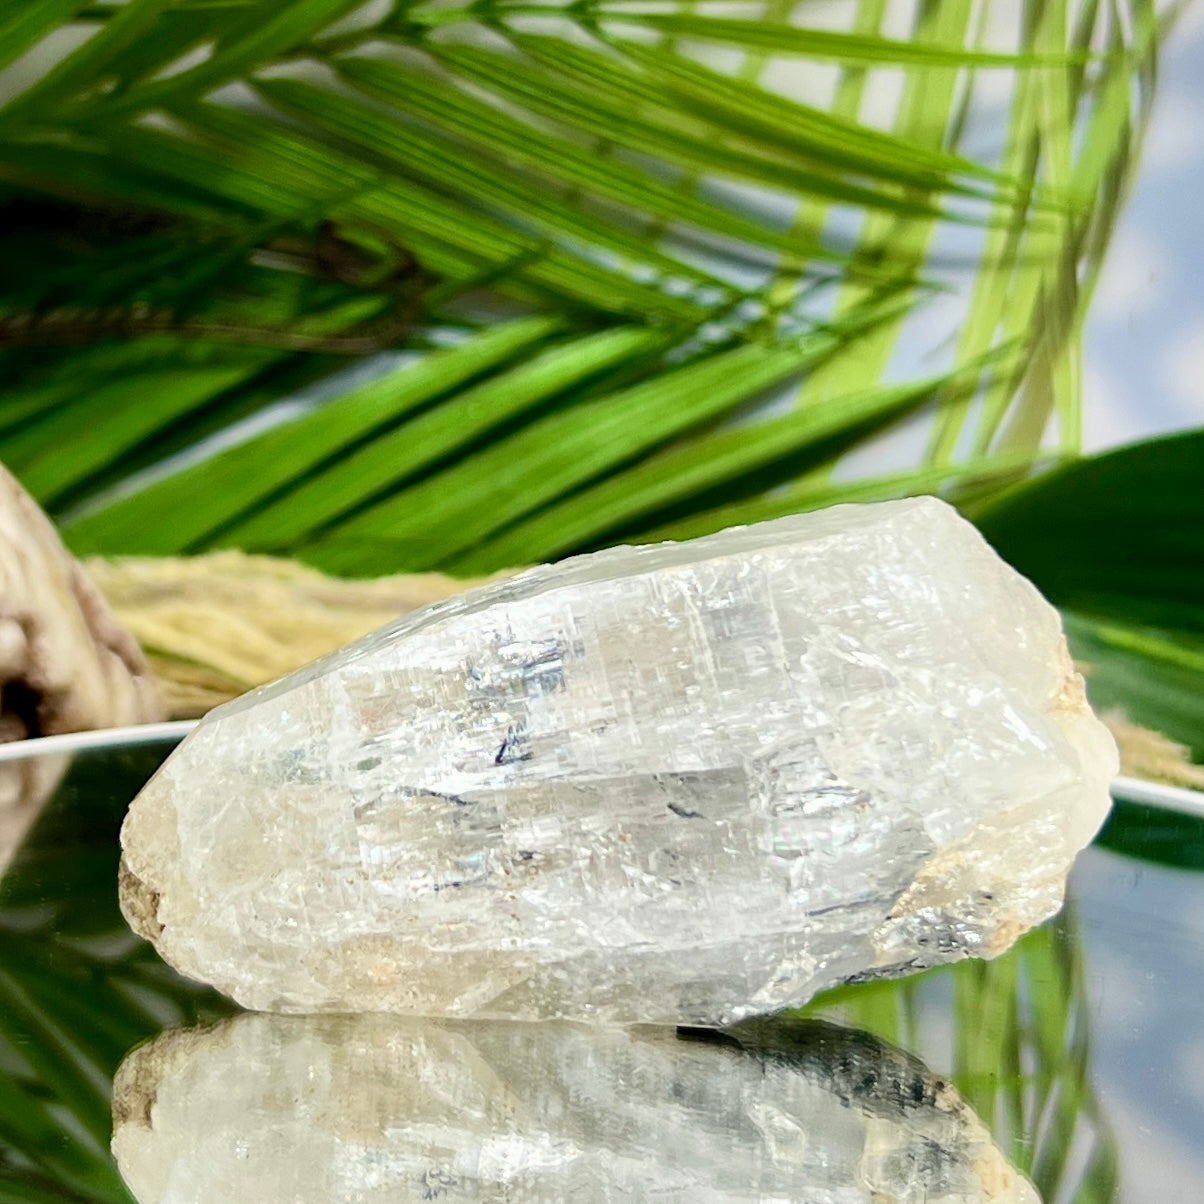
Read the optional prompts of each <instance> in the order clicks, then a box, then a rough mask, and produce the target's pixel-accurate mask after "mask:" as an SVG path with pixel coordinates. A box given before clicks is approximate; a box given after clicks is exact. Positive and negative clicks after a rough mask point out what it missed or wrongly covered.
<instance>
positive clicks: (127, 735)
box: [0, 719, 200, 763]
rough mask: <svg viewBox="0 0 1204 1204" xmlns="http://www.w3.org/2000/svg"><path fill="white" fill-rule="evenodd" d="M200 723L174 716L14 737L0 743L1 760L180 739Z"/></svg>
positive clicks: (22, 759) (16, 759)
mask: <svg viewBox="0 0 1204 1204" xmlns="http://www.w3.org/2000/svg"><path fill="white" fill-rule="evenodd" d="M199 722H200V720H199V719H176V720H173V721H172V722H170V723H137V724H134V725H133V726H131V727H106V728H101V729H100V730H99V731H95V732H64V733H62V734H61V735H58V736H35V737H34V738H33V739H32V740H14V741H12V742H11V743H8V744H0V763H3V762H5V761H24V760H26V758H28V757H49V756H53V755H54V754H55V753H73V752H81V751H82V750H84V749H88V748H129V747H131V746H132V745H135V744H158V743H160V742H165V741H168V740H183V739H184V737H185V736H187V735H188V733H189V732H190V731H192V729H193V728H194V727H196V725H197V724H198V723H199Z"/></svg>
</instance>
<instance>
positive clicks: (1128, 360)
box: [1084, 0, 1204, 451]
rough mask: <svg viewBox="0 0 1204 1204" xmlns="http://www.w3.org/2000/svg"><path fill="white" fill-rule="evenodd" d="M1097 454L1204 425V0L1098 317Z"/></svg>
mask: <svg viewBox="0 0 1204 1204" xmlns="http://www.w3.org/2000/svg"><path fill="white" fill-rule="evenodd" d="M1085 350H1086V356H1085V358H1086V366H1085V372H1084V380H1085V390H1084V392H1085V397H1084V422H1085V431H1084V435H1085V443H1086V447H1087V450H1092V451H1094V450H1099V449H1101V448H1104V447H1110V446H1112V445H1114V444H1117V443H1125V442H1129V441H1131V440H1133V439H1138V438H1141V437H1142V436H1143V435H1149V434H1154V433H1158V432H1162V431H1170V430H1178V429H1181V428H1183V427H1189V426H1198V425H1200V424H1202V423H1204V3H1202V2H1201V0H1196V3H1195V4H1194V5H1193V6H1192V7H1191V8H1190V9H1189V10H1188V12H1187V14H1186V15H1185V17H1184V18H1183V20H1182V22H1181V24H1180V26H1179V28H1178V29H1177V30H1176V31H1175V33H1174V35H1173V36H1172V38H1171V40H1170V41H1169V43H1168V45H1167V47H1166V51H1165V58H1164V60H1163V73H1162V80H1161V86H1160V88H1159V91H1158V95H1157V98H1156V100H1155V105H1154V114H1153V120H1152V122H1151V125H1150V131H1149V136H1148V140H1147V143H1146V148H1145V155H1144V158H1143V162H1142V164H1141V167H1140V169H1139V171H1138V173H1137V183H1136V187H1135V189H1134V191H1133V194H1132V196H1131V197H1130V200H1129V203H1128V205H1127V206H1126V209H1125V212H1124V214H1123V215H1122V217H1121V221H1120V225H1119V227H1118V229H1117V232H1116V236H1115V240H1114V242H1113V244H1112V247H1111V249H1110V250H1109V252H1108V259H1107V262H1106V264H1105V267H1104V273H1103V277H1102V279H1101V281H1100V289H1099V293H1098V294H1097V296H1096V298H1095V304H1094V307H1093V310H1092V312H1091V315H1090V318H1089V320H1088V326H1087V336H1086V349H1085Z"/></svg>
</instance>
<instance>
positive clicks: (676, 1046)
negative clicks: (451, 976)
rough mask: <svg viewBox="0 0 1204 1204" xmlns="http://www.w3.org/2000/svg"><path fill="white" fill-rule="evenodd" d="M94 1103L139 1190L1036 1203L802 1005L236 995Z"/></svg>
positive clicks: (512, 1198)
mask: <svg viewBox="0 0 1204 1204" xmlns="http://www.w3.org/2000/svg"><path fill="white" fill-rule="evenodd" d="M776 1027H777V1026H775V1028H776ZM113 1119H114V1124H113V1130H114V1131H113V1153H114V1154H115V1156H116V1158H117V1165H118V1168H119V1169H120V1171H121V1174H122V1176H123V1177H124V1179H125V1181H126V1183H127V1184H128V1185H129V1187H130V1189H131V1191H132V1192H133V1194H134V1196H135V1198H136V1199H137V1200H138V1201H139V1204H201V1202H204V1204H217V1202H218V1201H236V1200H247V1201H254V1204H331V1202H332V1201H352V1200H354V1201H356V1202H357V1204H397V1202H399V1201H419V1200H435V1201H441V1202H442V1204H457V1202H458V1201H464V1202H467V1201H475V1202H477V1204H486V1202H491V1201H496V1202H498V1204H501V1202H502V1201H505V1202H506V1204H548V1202H551V1201H575V1200H580V1201H588V1202H589V1204H601V1202H603V1201H616V1202H626V1201H632V1200H649V1201H657V1204H744V1202H747V1204H754V1202H766V1201H777V1202H779V1204H786V1202H787V1201H796V1200H797V1201H800V1202H802V1204H1040V1202H1039V1199H1038V1196H1037V1194H1036V1192H1035V1191H1034V1190H1033V1188H1032V1185H1031V1184H1030V1183H1029V1182H1028V1181H1027V1180H1026V1179H1025V1178H1024V1177H1023V1176H1022V1175H1019V1174H1018V1173H1017V1172H1016V1170H1015V1169H1014V1168H1013V1167H1012V1166H1010V1165H1009V1164H1008V1162H1007V1160H1006V1159H1005V1158H1004V1157H1003V1155H1002V1154H1001V1153H1000V1152H999V1150H998V1148H997V1147H996V1146H995V1144H994V1143H993V1141H992V1140H991V1136H990V1134H989V1133H988V1132H987V1130H986V1128H985V1127H984V1126H983V1124H982V1122H981V1121H980V1120H979V1118H978V1117H977V1116H975V1114H974V1113H973V1111H972V1110H971V1109H970V1108H969V1107H968V1106H967V1105H966V1104H965V1103H964V1102H963V1101H962V1100H961V1098H960V1097H959V1096H958V1094H957V1092H956V1091H955V1090H954V1089H953V1088H952V1087H950V1086H949V1085H948V1084H947V1083H944V1082H942V1081H941V1080H940V1079H938V1078H936V1077H935V1076H933V1075H932V1074H931V1073H929V1072H928V1070H927V1069H926V1068H925V1067H924V1066H923V1065H922V1064H921V1063H919V1062H918V1061H916V1059H914V1058H911V1057H909V1056H908V1055H906V1054H904V1053H902V1052H900V1051H899V1050H897V1049H894V1048H892V1047H891V1046H888V1045H885V1044H884V1043H883V1042H880V1041H877V1040H875V1039H874V1038H872V1037H869V1036H867V1035H865V1034H863V1033H854V1032H849V1031H847V1030H843V1029H839V1028H835V1027H834V1026H832V1025H826V1024H817V1023H815V1022H814V1021H811V1022H802V1023H800V1022H797V1021H796V1022H794V1023H793V1024H790V1025H787V1026H786V1027H785V1030H784V1031H776V1032H774V1033H772V1034H769V1035H768V1037H767V1039H766V1038H761V1037H759V1036H758V1035H755V1034H754V1036H753V1039H752V1041H750V1043H749V1044H748V1045H746V1046H741V1045H740V1044H738V1043H737V1040H731V1041H728V1042H723V1043H718V1042H714V1041H705V1042H702V1041H683V1040H678V1039H675V1037H674V1035H673V1030H672V1029H668V1030H665V1029H659V1030H648V1029H643V1030H633V1029H616V1028H597V1027H587V1026H584V1025H576V1024H563V1023H556V1022H549V1023H545V1024H522V1023H508V1022H505V1021H459V1022H455V1021H452V1022H438V1021H429V1020H417V1019H414V1018H412V1017H400V1016H322V1017H316V1016H304V1017H302V1016H264V1015H244V1016H239V1017H237V1018H236V1019H234V1020H233V1021H228V1022H227V1023H225V1024H223V1025H221V1026H219V1027H218V1028H216V1029H210V1030H200V1031H196V1030H192V1031H188V1030H183V1031H177V1032H174V1033H168V1034H165V1035H164V1036H163V1037H160V1038H159V1039H158V1040H156V1041H154V1042H153V1043H152V1044H150V1045H144V1046H142V1048H140V1049H138V1050H137V1051H135V1053H133V1054H132V1055H131V1056H130V1057H129V1058H128V1059H127V1060H126V1062H125V1063H124V1064H123V1065H122V1067H121V1069H120V1070H119V1071H118V1074H117V1078H116V1081H115V1083H114V1087H113Z"/></svg>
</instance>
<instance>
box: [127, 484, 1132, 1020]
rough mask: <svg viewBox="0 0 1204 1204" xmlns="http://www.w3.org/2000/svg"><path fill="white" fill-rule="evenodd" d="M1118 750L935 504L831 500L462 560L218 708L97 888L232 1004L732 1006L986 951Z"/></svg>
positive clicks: (1053, 638)
mask: <svg viewBox="0 0 1204 1204" xmlns="http://www.w3.org/2000/svg"><path fill="white" fill-rule="evenodd" d="M1115 770H1116V753H1115V747H1114V745H1113V743H1112V740H1111V737H1110V736H1109V735H1108V733H1107V731H1106V729H1105V728H1104V727H1103V726H1102V725H1101V724H1100V723H1099V722H1098V721H1097V720H1096V718H1095V717H1094V716H1093V715H1092V713H1091V711H1090V709H1089V707H1088V706H1087V704H1086V701H1085V698H1084V694H1083V687H1082V681H1081V679H1080V678H1079V676H1078V675H1077V674H1076V673H1075V671H1074V668H1073V665H1072V663H1071V660H1070V657H1069V654H1068V651H1067V648H1066V642H1065V639H1064V637H1063V635H1062V630H1061V625H1060V621H1059V618H1058V615H1057V612H1056V611H1055V610H1054V609H1053V608H1052V607H1051V606H1050V605H1049V604H1048V603H1046V602H1045V601H1044V600H1043V599H1042V598H1041V597H1040V595H1039V594H1038V593H1037V591H1036V590H1035V589H1034V588H1033V587H1032V586H1031V585H1030V584H1029V583H1028V582H1027V581H1025V580H1024V579H1023V578H1021V577H1020V576H1019V575H1018V574H1017V573H1016V572H1014V571H1013V570H1012V569H1011V568H1009V567H1008V566H1007V565H1005V564H1004V563H1003V562H1002V561H1001V560H1000V559H999V558H998V556H996V555H995V553H994V552H993V551H992V550H991V549H990V548H989V547H988V546H987V544H986V543H985V542H984V541H983V539H982V538H981V537H980V536H979V535H978V533H977V532H976V531H975V530H974V529H973V528H972V527H971V526H970V525H969V524H968V523H966V522H965V521H964V520H962V519H961V518H960V517H959V516H958V515H957V514H956V513H955V512H954V511H953V510H952V509H951V508H949V507H948V506H946V505H944V504H943V503H941V502H938V501H935V500H932V499H914V500H909V501H900V502H890V503H883V504H880V505H875V506H839V507H835V508H833V509H831V510H827V511H823V512H820V513H816V514H808V515H802V516H797V517H792V518H787V519H781V520H778V521H775V522H770V523H765V524H761V525H759V526H754V527H749V528H742V529H734V530H730V531H725V532H722V533H720V534H718V535H714V536H710V537H707V538H705V539H700V540H695V541H693V542H691V543H685V544H661V545H654V546H648V547H639V548H614V549H611V550H608V551H605V552H599V553H595V554H593V555H590V556H583V557H578V558H576V559H573V560H568V561H566V562H564V563H562V564H559V565H555V566H552V567H544V568H538V569H534V570H532V571H530V572H527V573H525V574H523V575H521V576H519V577H516V578H513V579H511V580H508V581H505V582H501V583H497V584H493V585H489V586H486V587H483V588H481V589H477V590H474V591H471V592H470V593H468V594H465V595H463V596H461V597H460V598H458V599H453V600H449V601H447V602H442V603H439V604H436V605H435V606H432V607H430V608H428V609H426V610H425V611H421V612H418V613H417V614H415V615H410V616H407V617H406V618H404V619H402V620H400V621H399V622H398V623H396V624H394V625H393V626H391V627H387V628H385V629H384V630H382V631H381V632H379V633H377V634H376V635H373V636H371V637H368V638H367V639H366V640H363V641H360V642H359V643H357V644H353V645H351V646H349V647H348V648H346V649H344V650H342V651H340V652H338V653H336V654H334V655H332V656H330V657H328V658H326V659H324V660H321V661H318V662H316V663H315V664H313V665H311V666H309V667H308V668H306V669H304V670H301V671H300V672H299V673H296V674H294V675H293V676H291V677H287V678H284V679H283V680H281V681H280V682H277V683H274V684H273V685H270V686H266V687H263V688H262V689H260V690H257V691H255V692H253V693H251V694H249V695H247V696H246V697H244V698H242V699H239V700H237V701H236V702H234V703H230V704H227V705H226V706H223V707H220V708H219V709H217V710H215V711H213V712H211V714H210V715H209V716H208V717H207V718H206V720H205V721H204V722H203V723H202V724H201V725H200V727H199V728H198V729H197V730H196V731H195V732H194V733H193V735H192V736H190V737H189V738H188V740H186V741H185V743H184V744H183V745H182V746H181V747H180V748H179V749H178V750H177V751H176V752H175V753H174V754H173V755H172V756H171V758H170V759H169V760H168V761H167V763H166V764H165V765H164V767H163V768H162V769H161V770H160V771H159V773H158V774H157V775H156V776H155V777H154V778H153V779H152V780H151V782H150V783H148V785H147V786H146V788H145V789H144V791H143V792H142V794H141V795H139V797H138V798H137V800H135V802H134V804H133V806H132V808H131V810H130V813H129V816H128V818H127V819H126V823H125V827H124V830H123V833H122V844H123V849H124V854H123V864H122V882H121V894H122V906H123V908H124V911H125V914H126V916H127V917H128V918H129V920H130V922H131V924H132V925H133V926H134V928H135V929H136V930H137V931H138V932H140V933H142V934H143V935H145V936H147V937H148V938H149V939H150V940H152V941H153V942H154V944H155V946H156V947H157V948H158V950H159V952H160V953H161V954H162V955H163V957H164V958H166V959H167V961H169V962H170V963H171V964H172V965H174V966H176V967H177V968H178V969H179V970H181V971H182V972H183V973H185V974H188V975H191V976H192V977H195V978H199V979H202V980H204V981H206V982H209V983H212V984H213V985H214V986H216V987H218V988H219V989H220V990H222V991H224V992H226V993H227V994H229V995H232V996H233V997H234V998H235V999H237V1000H238V1001H239V1002H240V1003H243V1004H245V1005H247V1006H249V1007H252V1008H257V1009H267V1010H280V1011H395V1012H408V1013H414V1014H426V1015H444V1016H485V1017H499V1018H526V1019H533V1018H552V1017H564V1018H570V1019H573V1018H576V1019H589V1020H595V1021H599V1022H612V1023H629V1022H639V1021H647V1022H687V1023H702V1024H705V1023H726V1022H730V1021H732V1020H734V1019H737V1018H739V1017H741V1016H747V1015H751V1014H756V1013H763V1012H769V1011H772V1010H775V1009H778V1008H781V1007H785V1006H790V1005H796V1004H801V1003H803V1002H804V1001H805V1000H807V999H808V998H809V997H811V996H812V995H814V994H815V993H816V992H817V991H819V990H821V989H823V988H825V987H828V986H831V985H833V984H836V983H841V982H845V981H850V980H856V979H860V978H865V977H877V976H884V975H895V974H901V973H907V972H910V971H912V970H915V969H920V968H923V967H926V966H930V965H934V964H937V963H940V962H947V961H952V960H956V959H958V958H963V957H966V956H984V957H990V956H994V955H996V954H998V953H1000V952H1002V951H1003V950H1004V949H1005V948H1007V947H1008V946H1009V945H1010V944H1011V943H1012V941H1014V940H1015V938H1016V937H1017V936H1018V935H1020V934H1021V933H1022V932H1024V931H1025V930H1026V929H1028V928H1029V927H1031V926H1032V925H1034V924H1036V923H1038V922H1040V921H1041V920H1043V919H1045V918H1046V917H1047V916H1049V915H1051V914H1052V913H1053V912H1055V911H1056V910H1057V908H1058V907H1059V906H1060V904H1061V900H1062V892H1063V887H1064V882H1065V877H1066V874H1067V871H1068V869H1069V866H1070V864H1071V862H1072V860H1073V858H1074V855H1075V853H1076V852H1077V851H1078V850H1079V849H1080V848H1082V847H1083V846H1084V845H1085V844H1086V843H1087V842H1088V841H1089V840H1090V839H1091V837H1092V835H1093V834H1094V833H1095V831H1096V830H1097V829H1098V827H1099V825H1100V823H1101V822H1102V820H1103V818H1104V816H1105V814H1106V813H1107V809H1108V805H1109V803H1108V782H1109V780H1110V778H1111V777H1112V776H1113V774H1114V773H1115Z"/></svg>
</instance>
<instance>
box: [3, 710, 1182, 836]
mask: <svg viewBox="0 0 1204 1204" xmlns="http://www.w3.org/2000/svg"><path fill="white" fill-rule="evenodd" d="M199 722H200V720H199V719H177V720H174V721H173V722H171V723H139V724H135V725H134V726H132V727H110V728H103V729H101V730H100V731H95V732H66V733H64V734H63V735H59V736H37V737H35V738H34V739H32V740H14V741H12V742H11V743H9V744H0V764H3V763H4V762H12V761H23V760H26V759H27V758H29V757H43V756H53V755H54V754H56V753H57V754H61V753H73V752H82V751H84V750H86V749H102V748H130V747H133V746H134V745H138V744H159V743H166V742H167V741H169V740H177V741H178V740H182V739H183V738H184V737H185V736H187V735H188V733H189V732H190V731H192V729H193V728H194V727H196V725H197V724H198V723H199ZM1112 797H1113V798H1114V799H1123V800H1124V801H1125V802H1128V803H1145V804H1147V805H1149V806H1151V807H1163V808H1166V809H1167V810H1170V811H1182V812H1185V813H1186V814H1188V815H1197V816H1199V817H1200V818H1201V819H1204V793H1201V792H1200V791H1198V790H1184V789H1183V788H1182V787H1179V786H1163V785H1161V784H1159V783H1158V782H1146V781H1143V780H1142V779H1141V778H1125V777H1121V778H1115V779H1114V780H1113V782H1112Z"/></svg>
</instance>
